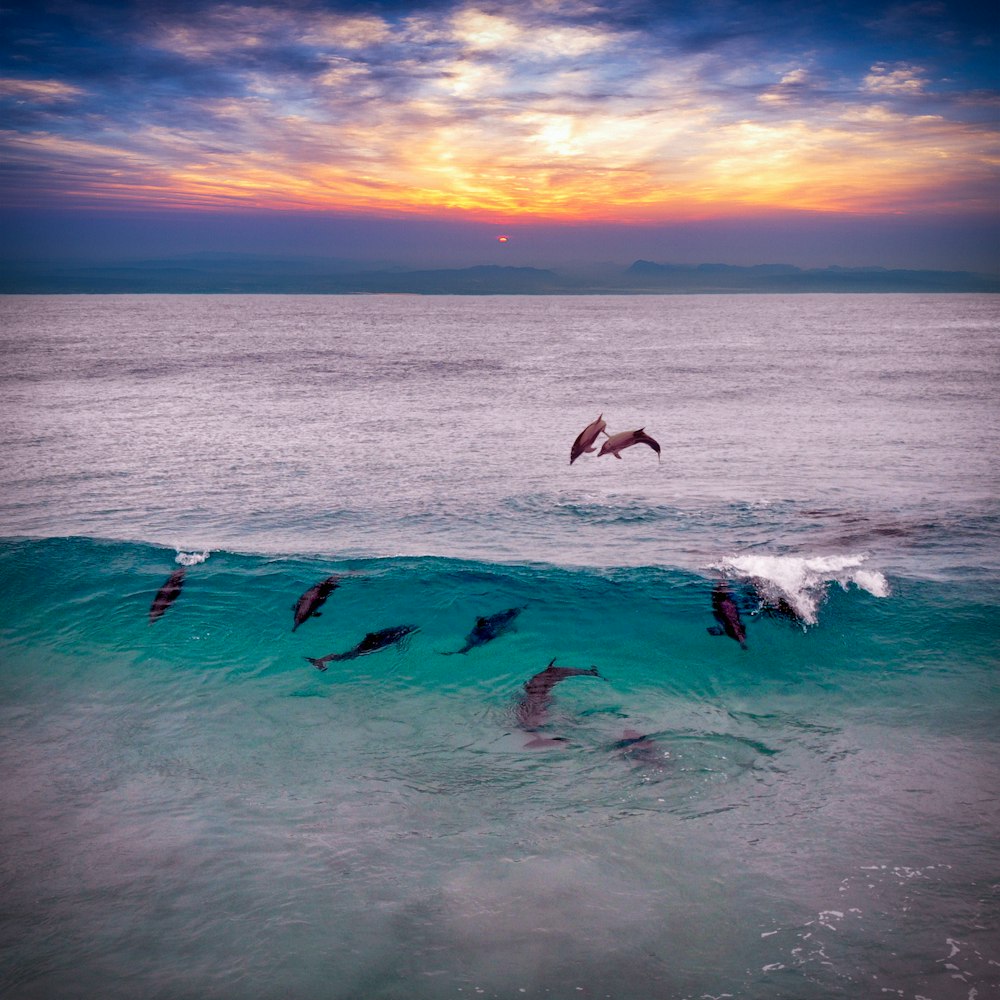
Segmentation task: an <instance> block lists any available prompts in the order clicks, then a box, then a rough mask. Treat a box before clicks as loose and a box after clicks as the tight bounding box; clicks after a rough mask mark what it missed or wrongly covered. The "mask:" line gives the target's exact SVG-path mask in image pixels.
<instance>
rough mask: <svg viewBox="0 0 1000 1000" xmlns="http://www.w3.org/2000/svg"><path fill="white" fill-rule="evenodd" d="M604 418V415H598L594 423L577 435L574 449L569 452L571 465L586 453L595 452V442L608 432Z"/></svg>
mask: <svg viewBox="0 0 1000 1000" xmlns="http://www.w3.org/2000/svg"><path fill="white" fill-rule="evenodd" d="M603 417H604V414H603V413H599V414H598V415H597V419H596V420H595V421H593V423H589V424H587V426H586V427H584V429H583V430H582V431H580V433H579V434H578V435H577V438H576V440H575V441H574V442H573V447H572V448H570V450H569V464H570V465H572V464H573V463H574V462H575V461H576V460H577V459H578V458H579V457H580V456H581V455H583V454H584V453H586V452H591V451H594V450H595V446H594V442H595V441H596V440H597V437H598V435H599V434H604V433H606V431H605V430H604V428H605V427H607V426H608V425H607V424H606V423H605V422H604V420H603V419H602V418H603Z"/></svg>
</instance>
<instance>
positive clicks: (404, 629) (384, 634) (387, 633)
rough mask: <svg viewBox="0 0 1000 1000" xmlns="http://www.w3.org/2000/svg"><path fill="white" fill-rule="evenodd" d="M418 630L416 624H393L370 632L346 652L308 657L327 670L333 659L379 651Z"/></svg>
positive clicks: (352, 657) (317, 666)
mask: <svg viewBox="0 0 1000 1000" xmlns="http://www.w3.org/2000/svg"><path fill="white" fill-rule="evenodd" d="M416 631H417V626H416V625H391V626H389V628H383V629H379V631H378V632H369V633H368V634H367V635H366V636H365V637H364V638H363V639H362V640H361V642H359V643H358V644H357V645H356V646H355V647H354V648H353V649H349V650H348V651H347V652H346V653H328V654H327V655H326V656H320V657H318V658H316V659H314V658H313V657H311V656H307V657H306V659H307V660H308V661H309V662H310V663H311V664H312V665H313V666H314V667H315V668H316V669H317V670H326V665H327V663H329V662H330V661H331V660H353V659H354V658H355V657H356V656H365V655H366V654H367V653H377V652H378V651H379V650H380V649H385V648H386V646H394V645H396V644H397V643H400V642H402V641H403V640H404V639H405V638H406V637H407V636H408V635H410V634H411V633H412V632H416Z"/></svg>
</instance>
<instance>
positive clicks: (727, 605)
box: [708, 580, 747, 649]
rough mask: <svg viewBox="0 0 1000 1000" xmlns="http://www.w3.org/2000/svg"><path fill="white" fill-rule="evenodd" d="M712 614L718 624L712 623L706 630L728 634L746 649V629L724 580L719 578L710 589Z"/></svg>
mask: <svg viewBox="0 0 1000 1000" xmlns="http://www.w3.org/2000/svg"><path fill="white" fill-rule="evenodd" d="M712 614H713V615H714V617H715V620H716V621H717V622H718V623H719V624H718V625H713V626H712V627H711V628H709V630H708V631H709V632H710V633H711V634H712V635H728V636H729V638H730V639H735V640H736V642H738V643H739V644H740V649H746V648H747V630H746V628H745V627H744V625H743V621H742V619H741V618H740V609H739V608H738V607H737V606H736V602H735V601H734V600H733V595H732V593H731V592H730V590H729V584H728V583H726V581H725V580H720V581H719V582H718V583H717V584H716V585H715V587H714V589H713V590H712Z"/></svg>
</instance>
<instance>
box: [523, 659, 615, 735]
mask: <svg viewBox="0 0 1000 1000" xmlns="http://www.w3.org/2000/svg"><path fill="white" fill-rule="evenodd" d="M555 663H556V661H555V660H554V659H553V660H551V661H550V662H549V665H548V666H547V667H546V668H545V669H544V670H543V671H541V672H540V673H537V674H535V676H534V677H531V678H529V679H528V680H527V681H525V683H524V694H522V695H521V697H520V698H519V699H518V702H517V707H516V708H515V710H514V714H515V715H516V717H517V722H518V725H519V726H520V727H521V728H522V729H526V730H527V731H528V732H534V731H535V730H536V729H538V728H539V727H540V726H542V725H544V723H545V720H546V719H547V718H548V714H549V705H551V704H552V693H551V692H552V689H553V688H554V687H555V686H556V684H558V683H559V682H560V681H564V680H565V679H566V678H567V677H600V676H601V675H600V674H599V673H598V672H597V667H590V668H589V669H586V670H584V669H582V668H580V667H557V666H556V665H555ZM558 742H562V741H561V740H559V739H558V737H553V738H550V739H546V738H544V737H536V738H535V739H533V740H531V741H529V742H528V743H526V744H525V746H526V747H541V746H550V745H551V744H553V743H558Z"/></svg>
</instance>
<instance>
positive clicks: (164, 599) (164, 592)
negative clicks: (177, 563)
mask: <svg viewBox="0 0 1000 1000" xmlns="http://www.w3.org/2000/svg"><path fill="white" fill-rule="evenodd" d="M184 572H185V570H184V567H183V566H182V567H181V568H180V569H178V570H174V572H173V573H171V574H170V578H169V579H168V580H167V582H166V583H165V584H164V585H163V586H162V587H160V589H159V590H158V591H157V592H156V597H154V598H153V603H152V605H151V607H150V609H149V624H150V625H152V624H153V622H155V621H156V619H157V618H159V617H160V616H161V615H162V614H163V612H164V611H166V610H167V608H169V607H170V605H171V604H173V603H174V601H176V600H177V598H178V596H179V595H180V592H181V587H182V586H183V584H184Z"/></svg>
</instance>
